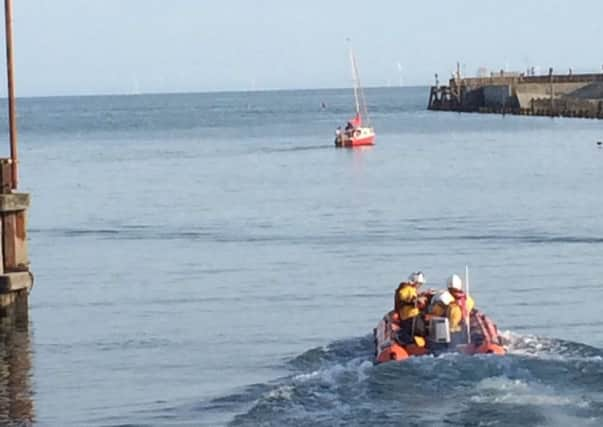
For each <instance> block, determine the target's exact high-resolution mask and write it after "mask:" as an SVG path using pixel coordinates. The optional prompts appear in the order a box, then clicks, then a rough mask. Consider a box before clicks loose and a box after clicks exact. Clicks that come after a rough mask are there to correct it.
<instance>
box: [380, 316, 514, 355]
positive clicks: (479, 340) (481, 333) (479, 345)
mask: <svg viewBox="0 0 603 427" xmlns="http://www.w3.org/2000/svg"><path fill="white" fill-rule="evenodd" d="M425 320H426V323H427V324H428V331H429V334H428V336H427V337H425V338H423V337H414V341H415V342H414V343H412V344H404V343H401V342H400V340H399V339H398V332H399V331H400V323H399V317H398V315H397V313H395V312H394V311H390V312H389V313H387V314H386V315H385V316H383V319H381V320H380V321H379V323H378V324H377V327H376V328H375V329H374V330H373V334H374V338H375V363H383V362H389V361H392V360H405V359H408V358H409V357H412V356H423V355H426V354H435V355H437V354H441V353H444V352H451V351H452V352H458V353H463V354H468V355H473V354H497V355H504V354H506V353H507V351H506V350H505V348H504V347H503V345H502V341H501V339H500V336H499V334H498V330H497V328H496V325H494V323H492V322H491V321H490V320H489V319H488V318H487V317H486V316H485V315H484V314H483V313H481V312H479V311H478V310H473V311H472V312H471V315H470V330H471V342H470V343H462V344H454V343H452V342H451V339H450V338H451V337H450V329H449V327H448V319H446V318H441V317H431V318H427V319H425Z"/></svg>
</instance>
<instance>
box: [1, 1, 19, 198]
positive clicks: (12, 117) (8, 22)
mask: <svg viewBox="0 0 603 427" xmlns="http://www.w3.org/2000/svg"><path fill="white" fill-rule="evenodd" d="M4 22H5V26H4V29H5V32H6V74H7V82H8V121H9V129H10V131H9V132H10V158H11V161H12V163H13V167H12V169H11V174H12V189H13V190H16V189H17V184H18V181H19V166H18V165H19V155H18V152H17V115H16V112H15V111H16V107H15V76H14V54H13V0H4Z"/></svg>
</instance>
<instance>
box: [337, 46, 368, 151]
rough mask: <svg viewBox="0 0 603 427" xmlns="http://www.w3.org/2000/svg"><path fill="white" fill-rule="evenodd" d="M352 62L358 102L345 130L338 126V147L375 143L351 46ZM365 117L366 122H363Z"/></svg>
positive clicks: (355, 98) (356, 100)
mask: <svg viewBox="0 0 603 427" xmlns="http://www.w3.org/2000/svg"><path fill="white" fill-rule="evenodd" d="M350 62H351V63H352V78H353V80H354V101H355V103H356V115H355V116H354V118H353V119H351V120H350V121H349V122H348V123H347V125H346V127H345V129H344V130H341V129H340V128H337V131H336V133H335V146H336V147H358V146H363V145H374V144H375V130H374V129H373V128H372V126H370V122H369V117H368V110H367V107H366V99H365V97H364V91H363V90H362V86H360V78H359V77H358V66H357V64H356V57H355V56H354V52H352V48H350ZM363 117H364V120H365V121H366V123H363Z"/></svg>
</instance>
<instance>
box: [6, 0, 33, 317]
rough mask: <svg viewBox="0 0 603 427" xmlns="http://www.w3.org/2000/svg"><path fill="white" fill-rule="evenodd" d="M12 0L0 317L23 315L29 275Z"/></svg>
mask: <svg viewBox="0 0 603 427" xmlns="http://www.w3.org/2000/svg"><path fill="white" fill-rule="evenodd" d="M12 10H13V8H12V0H4V14H5V30H6V68H7V76H8V79H7V80H8V120H9V137H10V155H11V156H10V158H2V159H0V247H1V250H0V319H2V318H8V317H13V316H12V315H13V314H14V315H17V316H18V317H23V316H27V302H28V295H29V291H30V289H31V287H32V285H33V275H32V274H31V272H30V271H29V258H28V255H27V209H28V208H29V194H27V193H19V192H17V184H18V176H19V175H18V165H19V160H18V154H17V121H16V120H17V118H16V104H15V83H14V60H13V56H14V55H13V36H12V22H13V12H12Z"/></svg>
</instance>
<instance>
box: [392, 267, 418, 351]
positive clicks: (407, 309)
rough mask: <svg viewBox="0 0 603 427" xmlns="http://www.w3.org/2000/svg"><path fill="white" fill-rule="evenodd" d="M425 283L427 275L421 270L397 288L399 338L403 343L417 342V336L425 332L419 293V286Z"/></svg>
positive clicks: (395, 306) (396, 305)
mask: <svg viewBox="0 0 603 427" xmlns="http://www.w3.org/2000/svg"><path fill="white" fill-rule="evenodd" d="M424 283H425V276H424V275H423V273H421V272H420V271H419V272H417V273H411V275H410V276H409V277H408V281H406V282H402V283H400V285H398V288H397V289H396V293H395V297H394V298H395V299H394V309H395V311H396V313H398V316H399V318H400V333H399V336H398V338H399V339H400V340H401V341H402V343H403V344H411V343H414V342H416V340H415V336H423V335H424V334H425V326H424V322H423V320H422V319H421V316H420V313H421V308H422V307H421V305H422V301H421V300H420V299H419V296H418V294H417V288H419V287H421V286H422V285H423V284H424ZM419 341H422V340H419Z"/></svg>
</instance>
